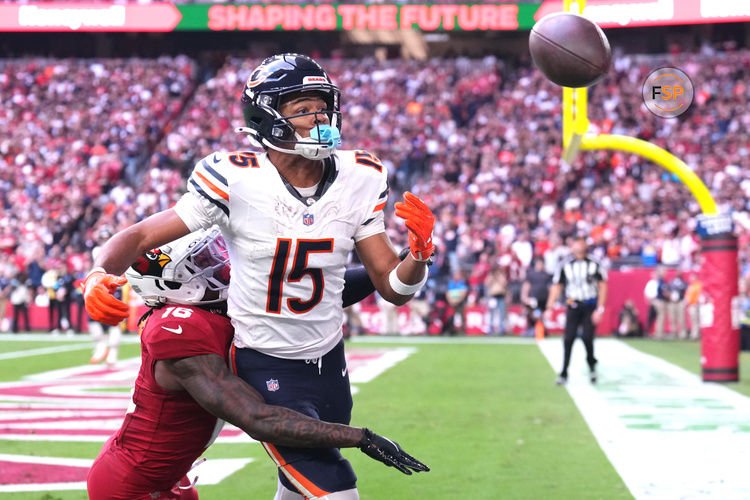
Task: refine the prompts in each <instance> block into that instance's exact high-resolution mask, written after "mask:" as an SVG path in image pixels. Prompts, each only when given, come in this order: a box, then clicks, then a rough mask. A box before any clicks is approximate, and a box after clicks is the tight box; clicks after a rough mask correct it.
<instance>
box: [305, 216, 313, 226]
mask: <svg viewBox="0 0 750 500" xmlns="http://www.w3.org/2000/svg"><path fill="white" fill-rule="evenodd" d="M313 222H315V217H313V214H304V215H303V216H302V223H303V224H304V225H306V226H311V225H312V223H313Z"/></svg>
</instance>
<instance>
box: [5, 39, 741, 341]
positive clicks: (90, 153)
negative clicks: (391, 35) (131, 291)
mask: <svg viewBox="0 0 750 500" xmlns="http://www.w3.org/2000/svg"><path fill="white" fill-rule="evenodd" d="M258 62H259V61H258V60H247V59H239V58H228V59H227V60H226V62H225V64H224V65H223V66H222V67H221V68H220V69H219V70H218V72H216V74H215V75H212V76H210V77H208V78H205V79H201V80H200V81H199V79H198V77H197V76H196V75H198V74H199V72H198V71H197V63H195V62H193V61H191V60H190V59H188V58H187V57H176V58H161V59H158V60H135V59H131V60H95V61H93V60H70V59H68V60H44V59H16V60H5V61H0V96H2V99H3V102H5V103H6V106H5V107H4V108H3V109H2V110H0V130H1V131H2V137H3V139H1V140H0V194H1V195H2V200H3V205H2V207H0V249H1V250H2V252H3V255H4V258H3V262H2V268H0V275H1V276H2V277H1V278H0V280H1V281H0V287H1V288H2V290H3V297H4V298H8V297H10V295H11V293H12V291H13V290H14V289H15V288H17V287H18V286H20V285H21V284H22V283H26V285H27V286H28V287H29V289H30V290H32V291H33V290H36V291H38V292H39V293H40V294H42V295H44V294H45V293H46V294H47V295H48V296H49V297H50V298H53V295H55V294H54V293H52V292H50V291H49V288H50V287H48V286H43V283H42V276H43V275H44V273H45V272H48V271H50V270H54V271H55V272H56V273H57V275H58V278H57V280H56V281H55V283H56V285H54V286H53V287H52V288H55V286H56V287H57V288H65V287H66V286H67V287H68V288H69V289H70V293H69V294H68V297H70V296H71V295H72V296H75V294H76V291H75V286H69V285H65V284H64V283H65V282H75V280H77V279H79V278H80V274H81V273H82V272H83V271H84V270H86V269H87V267H88V264H89V261H90V252H91V250H92V249H93V248H94V247H95V246H96V245H97V244H99V243H100V239H101V238H106V237H107V235H108V234H111V232H112V231H114V230H117V229H120V228H122V227H124V226H126V225H130V224H132V223H133V222H136V221H137V220H139V219H141V218H143V217H145V216H147V215H149V214H151V213H153V212H155V211H158V210H161V209H164V208H166V207H168V206H170V205H171V204H172V203H174V202H175V201H176V200H177V199H178V197H179V196H180V194H181V193H182V192H183V190H184V183H185V179H186V178H187V174H188V173H189V172H190V170H191V169H192V167H193V165H194V163H195V162H196V161H197V160H198V159H200V158H201V157H203V156H205V155H207V154H209V153H210V152H212V151H214V150H217V149H227V150H235V149H240V148H246V147H248V143H247V140H246V139H245V138H244V137H243V136H241V135H238V134H236V133H235V132H234V128H235V127H237V126H240V125H242V123H241V116H242V114H241V110H240V107H239V98H238V97H239V92H240V90H241V88H242V83H243V81H244V79H245V78H247V76H248V74H249V72H250V70H251V69H252V68H254V67H255V66H256V65H257V64H258ZM321 63H322V64H323V66H324V67H325V68H326V69H327V70H328V71H329V73H330V74H331V76H332V78H333V80H334V81H335V82H336V83H337V84H338V85H339V86H340V88H341V91H342V96H343V111H344V119H343V130H342V135H343V137H344V140H345V142H344V143H343V144H342V147H343V148H346V149H366V150H369V151H371V152H373V153H375V154H376V155H378V156H379V157H380V159H381V160H382V161H383V162H384V163H385V164H386V165H387V166H388V168H389V171H390V173H391V195H390V199H391V200H397V199H399V198H400V196H401V193H402V192H403V191H404V190H406V189H409V190H411V191H413V192H415V193H416V194H418V195H419V196H421V197H422V198H423V199H424V200H425V202H426V203H427V205H428V206H430V207H431V208H432V210H433V211H434V213H435V214H436V218H437V223H436V230H435V241H436V245H437V247H438V251H439V253H438V256H437V257H436V264H435V265H434V266H433V267H432V269H431V272H430V275H431V280H430V281H429V282H428V290H427V293H426V297H428V301H430V302H434V301H437V300H439V299H440V298H441V297H442V296H443V294H445V292H446V291H448V295H447V296H448V297H450V295H451V290H455V289H457V287H458V288H462V287H465V288H466V289H467V290H468V294H465V298H466V300H473V301H485V300H487V298H488V297H487V295H488V293H487V290H486V288H487V289H488V288H489V287H490V285H489V283H490V281H489V278H488V276H489V275H490V274H492V273H493V271H495V272H501V273H502V274H503V275H504V276H505V277H506V279H507V280H508V290H509V292H510V296H509V298H510V300H511V301H515V302H517V301H519V300H520V296H521V283H522V282H523V280H524V279H525V276H526V271H527V269H529V267H530V266H531V264H532V260H533V259H534V258H539V259H542V260H543V262H544V266H543V269H544V271H546V272H547V273H551V272H552V271H553V269H554V267H555V265H556V264H557V262H558V261H559V259H560V258H561V257H562V256H563V255H565V253H566V249H565V240H566V238H567V237H569V236H572V235H585V236H587V237H588V238H589V240H590V243H591V247H592V249H593V252H594V254H595V255H597V256H599V257H601V258H603V259H605V260H607V261H609V263H610V265H612V266H617V265H633V266H654V265H657V264H663V265H666V266H670V267H676V268H679V269H683V270H688V269H694V268H695V266H696V264H697V263H696V257H697V250H698V243H697V240H696V237H695V235H694V229H695V216H696V215H697V214H698V213H699V212H700V208H699V206H698V204H697V202H696V201H695V200H694V199H693V198H692V195H691V194H690V193H689V191H688V190H687V189H686V188H685V187H684V186H683V185H682V184H681V183H680V182H679V181H678V180H677V179H676V178H674V177H673V176H671V175H669V174H667V173H666V172H665V171H664V170H662V169H661V168H660V167H658V166H655V165H653V164H650V163H649V162H648V161H646V160H644V159H642V158H640V157H638V156H635V155H628V154H623V153H617V152H614V153H613V152H608V151H600V152H593V153H584V154H581V155H579V157H578V159H576V161H574V163H573V164H572V165H568V164H566V163H564V162H562V161H561V160H560V155H561V116H560V108H561V92H560V91H559V89H558V88H556V87H554V86H553V85H552V84H550V83H549V82H547V81H546V80H545V79H544V78H543V77H542V75H541V74H540V73H539V72H538V71H536V70H534V69H533V68H532V67H531V66H530V65H529V64H528V63H519V64H511V63H507V62H503V61H501V60H497V59H495V58H493V57H488V58H485V59H483V60H469V59H462V58H455V59H434V60H427V61H411V60H387V61H377V60H374V59H367V60H350V59H323V60H321ZM665 65H671V66H677V67H680V68H682V69H683V70H684V71H685V72H686V73H687V74H688V75H690V76H691V77H692V78H693V84H694V87H695V91H696V94H695V99H694V102H693V107H692V109H691V110H690V111H689V112H688V113H687V114H686V115H683V116H682V117H681V118H679V119H671V120H664V119H661V118H658V117H656V116H653V115H651V114H650V113H649V111H648V110H646V108H645V106H644V105H643V102H642V99H641V85H642V83H643V81H644V79H645V77H646V75H647V74H648V73H649V72H650V71H651V70H652V69H654V68H658V67H661V66H665ZM749 72H750V51H746V50H724V51H716V50H714V49H712V48H710V47H708V46H704V47H703V48H702V49H701V51H700V52H697V53H680V52H675V53H672V54H669V55H664V56H633V55H618V56H616V58H615V62H614V65H613V69H612V71H611V72H610V74H609V76H608V77H607V79H606V80H605V81H604V82H602V83H601V84H599V85H598V86H596V87H594V88H593V89H592V90H591V92H590V104H589V117H590V119H591V126H592V128H593V129H595V130H597V131H600V132H605V133H613V134H625V135H630V136H634V137H638V138H641V139H645V140H648V141H651V142H654V143H655V144H657V145H659V146H661V147H664V148H666V149H667V150H669V151H671V152H672V153H674V154H675V155H676V156H677V157H679V158H681V159H682V160H684V161H685V162H686V163H687V165H688V166H689V167H690V168H691V169H693V170H694V171H695V173H696V174H697V175H698V176H699V177H700V178H701V179H702V180H703V181H704V182H705V184H706V185H707V186H708V188H709V190H710V191H711V193H712V194H713V196H714V197H715V199H716V201H717V204H718V205H719V207H720V210H721V211H723V212H728V211H732V213H733V216H734V219H735V222H736V231H737V233H738V235H739V238H740V262H741V266H742V273H741V274H742V276H743V278H746V277H747V275H748V274H750V245H748V243H749V242H750V207H749V206H748V202H747V200H748V199H750V162H749V160H748V149H747V144H748V143H750V140H748V139H749V138H748V132H747V130H748V127H750V112H748V111H747V110H748V99H749V97H750V89H748V85H747V84H746V83H745V82H746V81H747V80H748V78H747V77H748V76H749V75H748V73H749ZM387 230H388V232H389V235H390V237H391V239H392V240H393V241H394V242H398V243H400V244H402V245H403V246H405V245H406V244H407V242H406V240H405V237H406V232H405V231H404V230H403V228H402V227H400V223H399V222H398V221H397V220H396V219H395V218H394V217H392V216H391V217H390V218H389V219H388V220H387ZM66 276H70V277H66ZM461 282H463V285H461ZM47 283H48V284H49V283H52V281H50V278H48V280H47ZM485 284H487V286H486V287H485ZM43 292H44V293H43ZM32 294H33V293H32ZM55 299H57V297H55ZM66 300H74V299H70V298H68V299H66V298H65V294H64V293H63V297H62V298H60V301H63V302H65V301H66ZM11 301H12V300H11ZM0 305H1V304H0ZM14 326H17V325H14ZM50 328H53V325H52V324H51V325H50Z"/></svg>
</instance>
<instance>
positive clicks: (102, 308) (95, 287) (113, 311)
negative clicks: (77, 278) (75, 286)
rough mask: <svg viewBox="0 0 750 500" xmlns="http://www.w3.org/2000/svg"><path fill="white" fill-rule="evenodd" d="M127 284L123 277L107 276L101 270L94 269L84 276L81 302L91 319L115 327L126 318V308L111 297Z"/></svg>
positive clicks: (123, 303) (119, 301)
mask: <svg viewBox="0 0 750 500" xmlns="http://www.w3.org/2000/svg"><path fill="white" fill-rule="evenodd" d="M127 282H128V280H127V278H125V277H124V276H115V275H114V274H107V273H106V272H104V270H103V269H95V270H93V271H91V272H90V273H89V275H88V276H86V279H85V280H84V281H83V301H84V303H85V304H86V312H87V313H89V316H91V319H93V320H96V321H99V322H101V323H105V324H107V325H112V326H115V325H118V324H119V323H120V322H121V321H122V320H124V319H125V318H127V317H128V312H129V311H128V306H127V305H126V304H125V302H123V301H121V300H117V299H116V298H115V297H114V295H112V294H113V293H115V290H117V289H118V288H119V287H121V286H122V285H124V284H125V283H127Z"/></svg>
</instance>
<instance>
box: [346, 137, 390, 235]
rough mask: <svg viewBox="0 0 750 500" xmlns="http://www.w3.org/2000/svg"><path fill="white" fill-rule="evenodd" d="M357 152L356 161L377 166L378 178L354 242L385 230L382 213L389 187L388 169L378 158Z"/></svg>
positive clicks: (363, 152)
mask: <svg viewBox="0 0 750 500" xmlns="http://www.w3.org/2000/svg"><path fill="white" fill-rule="evenodd" d="M357 154H358V155H360V157H359V159H358V160H357V162H358V163H361V164H363V165H367V166H373V165H374V166H376V167H377V168H376V170H378V171H379V172H380V179H379V182H378V188H377V191H376V192H375V193H373V194H374V195H375V196H373V199H372V201H371V203H372V204H371V205H370V208H369V210H370V212H369V213H368V216H367V217H366V218H365V220H364V222H362V224H361V225H360V226H359V227H358V228H357V232H356V233H354V241H355V242H358V241H360V240H363V239H365V238H367V237H369V236H372V235H373V234H378V233H383V232H385V216H384V215H383V212H384V209H385V205H386V203H388V193H389V192H390V189H389V188H388V170H387V169H386V167H385V166H384V165H383V164H382V163H380V160H378V159H377V158H375V157H374V156H372V155H370V153H367V152H365V151H358V152H357ZM365 155H366V156H365ZM363 162H364V163H363Z"/></svg>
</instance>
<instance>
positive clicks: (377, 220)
mask: <svg viewBox="0 0 750 500" xmlns="http://www.w3.org/2000/svg"><path fill="white" fill-rule="evenodd" d="M384 232H385V216H384V215H383V211H382V210H379V211H378V212H377V213H376V214H375V215H374V216H373V217H372V218H371V219H370V220H369V221H365V224H362V225H361V226H359V228H358V229H357V232H356V233H355V234H354V241H355V242H358V241H360V240H363V239H365V238H367V237H369V236H372V235H373V234H378V233H384Z"/></svg>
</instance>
